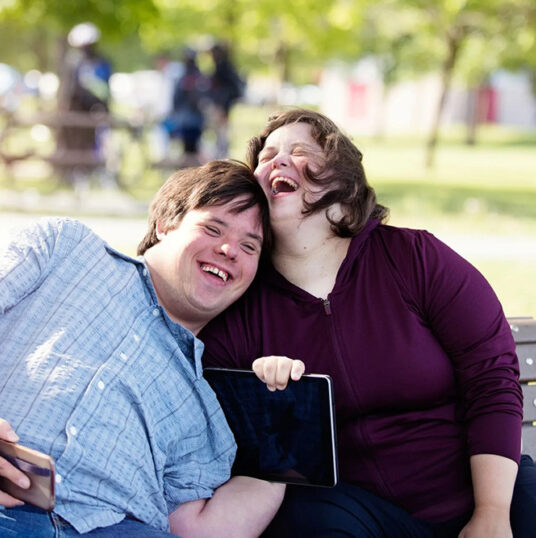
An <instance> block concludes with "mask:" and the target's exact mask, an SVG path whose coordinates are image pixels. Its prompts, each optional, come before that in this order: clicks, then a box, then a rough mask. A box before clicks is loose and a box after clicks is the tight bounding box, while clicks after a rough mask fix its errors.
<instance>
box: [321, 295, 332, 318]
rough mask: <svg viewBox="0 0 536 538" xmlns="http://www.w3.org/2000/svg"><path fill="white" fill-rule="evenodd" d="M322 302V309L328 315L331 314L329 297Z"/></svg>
mask: <svg viewBox="0 0 536 538" xmlns="http://www.w3.org/2000/svg"><path fill="white" fill-rule="evenodd" d="M322 303H323V304H324V311H325V312H326V314H327V315H328V316H331V305H330V303H329V299H324V300H323V301H322Z"/></svg>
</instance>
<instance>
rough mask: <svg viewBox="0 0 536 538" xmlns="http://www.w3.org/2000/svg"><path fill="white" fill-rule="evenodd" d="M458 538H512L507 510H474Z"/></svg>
mask: <svg viewBox="0 0 536 538" xmlns="http://www.w3.org/2000/svg"><path fill="white" fill-rule="evenodd" d="M458 538H512V529H511V528H510V513H509V510H494V509H492V508H490V509H489V510H487V509H485V508H482V509H476V510H475V512H474V513H473V516H472V517H471V519H470V520H469V522H468V523H467V525H466V526H465V527H464V528H463V529H462V531H461V532H460V534H459V535H458Z"/></svg>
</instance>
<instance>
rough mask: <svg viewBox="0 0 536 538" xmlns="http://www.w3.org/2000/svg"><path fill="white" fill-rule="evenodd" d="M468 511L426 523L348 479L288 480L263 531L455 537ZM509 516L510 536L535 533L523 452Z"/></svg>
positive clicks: (531, 481) (525, 537)
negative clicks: (321, 484)
mask: <svg viewBox="0 0 536 538" xmlns="http://www.w3.org/2000/svg"><path fill="white" fill-rule="evenodd" d="M470 517H471V514H470V513H469V514H465V515H463V516H460V517H459V518H457V519H455V520H451V521H447V522H444V523H440V524H430V523H427V522H424V521H421V520H418V519H415V518H413V517H412V516H411V515H410V514H409V513H408V512H406V511H405V510H403V509H402V508H399V507H398V506H395V505H394V504H392V503H389V502H387V501H385V500H383V499H381V498H380V497H378V496H376V495H373V494H371V493H368V492H367V491H365V490H363V489H361V488H359V487H358V486H355V485H353V484H348V483H344V482H339V484H338V485H337V486H336V487H334V488H313V487H307V486H289V487H288V488H287V493H286V495H285V500H284V502H283V505H282V506H281V508H280V510H279V512H278V513H277V515H276V517H275V518H274V520H273V522H272V523H271V525H270V526H269V527H268V529H267V530H266V532H265V533H264V535H263V536H264V537H266V538H268V537H273V538H276V537H277V538H286V537H288V538H291V537H292V538H294V537H296V536H307V537H326V538H327V537H334V538H335V537H340V536H346V537H350V536H356V537H359V538H451V537H452V538H456V537H457V536H458V533H459V532H460V531H461V529H462V528H463V527H464V526H465V524H466V523H467V521H469V518H470ZM510 519H511V524H512V530H513V533H514V538H534V536H536V466H535V465H534V462H533V461H532V459H531V458H530V457H529V456H522V458H521V463H520V466H519V472H518V475H517V479H516V484H515V488H514V496H513V499H512V508H511V517H510Z"/></svg>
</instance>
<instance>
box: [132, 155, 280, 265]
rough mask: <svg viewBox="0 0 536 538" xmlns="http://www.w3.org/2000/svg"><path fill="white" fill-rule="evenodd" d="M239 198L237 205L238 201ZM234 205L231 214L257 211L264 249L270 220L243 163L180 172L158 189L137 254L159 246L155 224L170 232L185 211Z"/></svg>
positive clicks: (220, 163) (260, 193)
mask: <svg viewBox="0 0 536 538" xmlns="http://www.w3.org/2000/svg"><path fill="white" fill-rule="evenodd" d="M238 198H240V201H237V199H238ZM233 201H236V204H234V205H233V207H232V209H231V211H232V212H234V213H241V212H242V211H245V210H246V209H249V208H250V207H253V206H258V207H259V215H260V224H261V225H262V231H263V244H264V248H267V247H268V245H269V243H270V218H269V213H268V202H267V200H266V196H265V195H264V192H263V190H262V188H261V187H260V186H259V184H258V183H257V181H256V179H255V177H254V176H253V174H252V172H251V170H250V169H249V168H248V167H247V166H246V165H245V164H244V163H241V162H239V161H233V160H225V161H224V160H220V161H210V162H209V163H207V164H205V165H203V166H198V167H195V168H184V169H182V170H179V171H178V172H175V173H174V174H173V175H172V176H171V177H169V179H168V180H167V181H166V182H165V183H164V184H163V185H162V187H160V189H159V190H158V192H157V193H156V196H155V198H154V199H153V201H152V203H151V205H150V207H149V229H148V231H147V234H146V235H145V237H144V238H143V239H142V241H141V242H140V244H139V245H138V254H140V255H141V254H143V253H144V252H145V251H146V250H147V249H149V248H151V247H152V246H153V245H155V244H156V243H158V238H157V236H156V226H157V222H160V225H161V229H162V231H168V230H173V229H175V228H176V227H177V226H178V225H179V223H180V220H181V218H182V217H183V216H184V215H185V214H186V213H187V212H188V211H191V210H193V209H200V208H202V207H207V206H219V205H224V204H227V203H228V202H233Z"/></svg>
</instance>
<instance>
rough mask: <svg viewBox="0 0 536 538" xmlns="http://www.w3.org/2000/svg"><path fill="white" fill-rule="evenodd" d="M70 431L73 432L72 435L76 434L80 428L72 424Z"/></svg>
mask: <svg viewBox="0 0 536 538" xmlns="http://www.w3.org/2000/svg"><path fill="white" fill-rule="evenodd" d="M69 431H70V432H71V434H72V435H76V434H77V433H78V430H77V429H76V428H75V427H74V426H71V427H70V428H69Z"/></svg>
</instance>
